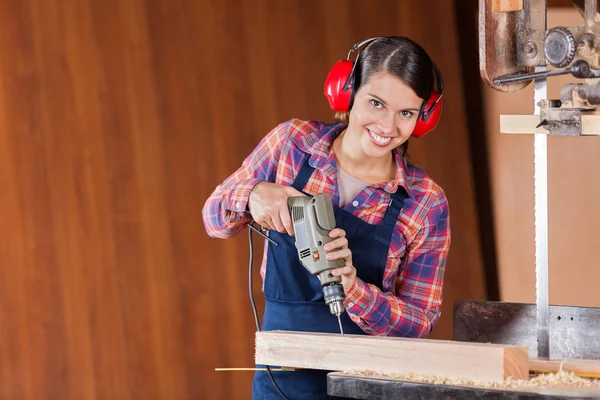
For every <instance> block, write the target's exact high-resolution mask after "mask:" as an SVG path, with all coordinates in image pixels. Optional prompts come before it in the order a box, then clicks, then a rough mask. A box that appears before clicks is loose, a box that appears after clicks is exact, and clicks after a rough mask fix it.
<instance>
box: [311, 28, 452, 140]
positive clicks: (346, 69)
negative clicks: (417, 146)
mask: <svg viewBox="0 0 600 400" xmlns="http://www.w3.org/2000/svg"><path fill="white" fill-rule="evenodd" d="M379 38H381V36H377V37H374V38H370V39H367V40H364V41H362V42H359V43H356V44H355V45H354V46H352V48H351V49H350V51H349V52H348V56H347V57H346V60H340V61H338V62H337V63H336V64H335V65H334V66H333V68H331V70H330V71H329V74H327V79H326V80H325V87H324V90H323V91H324V94H325V97H327V100H328V101H329V106H330V107H331V109H332V110H333V111H337V112H348V111H350V109H351V106H352V102H353V100H354V93H355V91H356V87H355V82H356V79H355V78H356V75H355V74H358V73H359V72H358V71H355V70H356V66H357V65H358V64H359V63H358V60H359V57H360V51H359V50H360V48H361V47H362V46H364V45H368V44H370V43H371V42H373V41H375V40H377V39H379ZM353 52H356V60H355V61H351V60H350V54H352V53H353ZM430 60H431V63H432V65H433V72H434V75H435V80H436V81H437V87H438V88H437V90H432V91H431V93H430V95H429V98H428V99H426V100H425V101H424V102H423V105H422V106H421V109H420V111H419V115H418V117H417V123H416V124H415V128H414V130H413V132H412V135H411V136H414V137H416V138H420V137H423V136H425V134H426V133H427V132H429V131H431V130H432V129H433V128H435V126H436V125H437V123H438V121H439V119H440V115H441V113H442V101H441V100H442V95H443V93H444V80H443V78H442V73H441V71H440V70H439V68H438V67H437V65H436V64H435V62H434V61H433V60H432V59H431V58H430Z"/></svg>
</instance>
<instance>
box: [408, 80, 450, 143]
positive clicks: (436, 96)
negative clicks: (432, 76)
mask: <svg viewBox="0 0 600 400" xmlns="http://www.w3.org/2000/svg"><path fill="white" fill-rule="evenodd" d="M441 97H442V95H441V93H439V92H436V91H432V92H431V96H429V99H428V100H427V104H426V105H425V107H424V108H423V112H421V113H420V115H419V119H417V124H416V125H415V128H414V129H413V132H412V135H411V136H412V137H415V138H421V137H423V136H425V134H426V133H427V132H429V131H431V130H433V129H434V128H435V126H436V125H437V123H438V121H439V120H440V115H441V114H442V99H441Z"/></svg>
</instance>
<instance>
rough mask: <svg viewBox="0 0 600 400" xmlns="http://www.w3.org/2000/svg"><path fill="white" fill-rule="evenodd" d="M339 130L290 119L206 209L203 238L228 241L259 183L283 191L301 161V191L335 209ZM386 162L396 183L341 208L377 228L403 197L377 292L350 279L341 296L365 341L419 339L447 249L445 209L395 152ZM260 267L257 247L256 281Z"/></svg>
mask: <svg viewBox="0 0 600 400" xmlns="http://www.w3.org/2000/svg"><path fill="white" fill-rule="evenodd" d="M344 128H345V125H342V124H324V123H322V122H318V121H300V120H297V119H294V120H290V121H287V122H285V123H282V124H280V125H279V126H277V127H276V128H275V129H273V130H272V131H271V132H270V133H269V134H268V135H267V136H266V137H264V138H263V139H262V141H261V142H260V143H259V145H258V146H257V148H256V149H255V150H254V151H253V152H252V154H250V155H249V156H248V157H247V158H246V160H244V162H243V163H242V166H241V167H240V168H239V169H238V170H237V171H236V172H235V173H234V174H233V175H231V176H230V177H228V178H227V179H226V180H225V181H224V182H223V183H222V184H220V185H219V186H218V187H217V188H216V189H215V191H214V192H213V193H212V195H211V196H210V197H209V198H208V200H207V201H206V204H205V205H204V208H203V210H202V214H203V218H204V224H205V228H206V231H207V233H208V235H209V236H211V237H215V238H230V237H232V236H234V235H235V234H237V233H238V232H239V231H241V230H242V229H244V228H245V227H246V225H247V224H248V223H249V222H250V221H251V218H252V217H251V215H250V213H249V212H248V208H247V205H248V198H249V195H250V191H251V190H252V189H253V188H254V186H255V185H256V184H258V183H259V182H262V181H268V182H275V183H279V184H282V185H287V186H291V185H292V183H293V181H294V179H295V177H296V175H297V174H298V172H299V170H300V168H301V167H302V165H303V164H304V162H305V160H306V158H307V157H310V159H309V163H310V165H311V166H313V167H315V171H314V173H313V174H312V176H311V178H310V180H309V181H308V183H307V184H306V186H305V188H304V191H305V192H307V193H309V194H313V195H314V194H317V193H325V194H326V195H328V196H329V197H330V198H331V199H332V201H333V202H334V204H339V195H338V190H337V187H336V182H337V179H335V174H336V162H335V155H334V153H333V151H332V143H333V140H334V139H335V137H336V136H337V135H338V134H339V133H341V132H342V130H343V129H344ZM394 155H395V157H396V163H397V165H399V167H398V169H397V173H396V178H395V179H394V180H392V181H389V182H382V183H378V184H374V185H370V186H367V187H366V188H365V189H364V190H363V191H362V192H361V193H359V195H358V197H357V200H358V203H356V202H353V203H354V204H358V205H357V206H354V205H353V203H349V204H348V205H347V206H346V207H345V210H346V211H349V212H351V213H352V214H354V215H355V216H357V217H359V218H360V219H362V220H364V221H366V222H368V223H370V224H379V223H381V222H382V220H383V217H384V215H385V211H386V209H387V205H388V204H389V202H390V200H391V195H392V194H393V193H394V192H395V191H396V189H397V187H398V185H401V186H403V187H404V188H405V189H406V191H407V193H408V197H407V198H406V200H405V201H404V207H403V209H402V212H401V213H400V216H399V218H398V221H397V223H396V230H395V232H394V234H393V236H392V242H391V243H390V249H389V253H388V258H387V265H386V267H385V272H384V275H383V286H382V287H383V291H382V290H380V289H379V288H377V287H376V286H374V285H370V284H367V283H365V282H364V281H362V280H361V279H359V278H357V279H356V283H355V284H354V285H353V286H352V287H351V288H350V290H349V291H348V292H347V293H346V301H345V308H346V311H347V312H348V314H349V316H350V317H351V318H352V320H353V321H354V322H355V323H357V324H358V325H359V326H360V327H361V328H362V329H363V331H364V332H366V333H368V334H371V335H386V336H404V337H424V336H426V335H427V334H428V333H430V332H431V330H432V329H433V327H434V326H435V323H436V322H437V320H438V319H439V316H440V306H441V303H442V285H443V280H444V270H445V267H446V259H447V257H448V250H449V247H450V221H449V215H448V203H447V200H446V196H445V194H444V192H443V190H442V189H441V188H440V187H439V186H438V185H437V184H436V183H435V182H433V180H431V178H429V177H428V176H427V175H426V174H425V173H424V172H422V171H421V170H419V169H418V168H416V167H414V166H412V165H408V166H404V163H403V162H402V156H401V154H400V153H399V152H398V151H397V150H394ZM265 246H266V244H265ZM350 250H352V249H350ZM266 266H267V252H266V247H265V253H264V256H263V262H262V266H261V276H262V277H263V281H264V277H265V270H266Z"/></svg>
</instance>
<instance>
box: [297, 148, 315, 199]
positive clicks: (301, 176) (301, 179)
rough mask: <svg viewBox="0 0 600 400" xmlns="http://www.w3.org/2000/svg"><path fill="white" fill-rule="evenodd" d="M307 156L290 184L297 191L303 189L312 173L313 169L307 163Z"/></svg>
mask: <svg viewBox="0 0 600 400" xmlns="http://www.w3.org/2000/svg"><path fill="white" fill-rule="evenodd" d="M309 158H310V157H306V161H304V164H303V165H302V168H300V171H299V172H298V175H297V176H296V179H295V180H294V183H293V184H292V186H293V187H294V189H296V190H298V191H299V192H302V191H303V190H304V187H305V186H306V184H307V183H308V180H309V179H310V176H311V175H312V173H313V171H314V170H315V169H314V168H313V167H311V166H310V164H309V163H308V159H309Z"/></svg>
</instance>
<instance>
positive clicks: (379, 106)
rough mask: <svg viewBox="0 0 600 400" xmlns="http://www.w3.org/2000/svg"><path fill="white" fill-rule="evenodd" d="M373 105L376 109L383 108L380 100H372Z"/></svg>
mask: <svg viewBox="0 0 600 400" xmlns="http://www.w3.org/2000/svg"><path fill="white" fill-rule="evenodd" d="M371 105H372V106H373V107H375V108H381V106H382V105H383V104H381V102H380V101H378V100H371Z"/></svg>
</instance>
